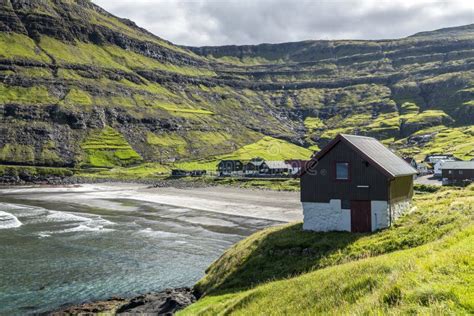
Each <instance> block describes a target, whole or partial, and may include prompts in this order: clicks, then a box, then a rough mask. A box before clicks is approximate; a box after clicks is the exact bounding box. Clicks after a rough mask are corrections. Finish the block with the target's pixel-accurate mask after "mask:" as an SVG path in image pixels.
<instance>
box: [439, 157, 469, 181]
mask: <svg viewBox="0 0 474 316" xmlns="http://www.w3.org/2000/svg"><path fill="white" fill-rule="evenodd" d="M441 173H442V179H443V185H458V186H466V185H468V184H469V183H472V182H474V161H447V162H445V163H444V164H443V166H442V170H441Z"/></svg>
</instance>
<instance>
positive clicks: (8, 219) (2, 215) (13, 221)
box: [0, 211, 23, 229]
mask: <svg viewBox="0 0 474 316" xmlns="http://www.w3.org/2000/svg"><path fill="white" fill-rule="evenodd" d="M21 225H23V224H22V223H21V222H20V221H19V220H18V218H16V216H15V215H13V214H10V213H7V212H4V211H0V229H9V228H17V227H20V226H21Z"/></svg>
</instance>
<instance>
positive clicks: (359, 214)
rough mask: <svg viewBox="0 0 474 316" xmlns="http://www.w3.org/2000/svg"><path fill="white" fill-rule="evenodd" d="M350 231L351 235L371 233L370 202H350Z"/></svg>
mask: <svg viewBox="0 0 474 316" xmlns="http://www.w3.org/2000/svg"><path fill="white" fill-rule="evenodd" d="M351 231H352V232H353V233H366V232H370V231H372V220H371V212H370V201H351Z"/></svg>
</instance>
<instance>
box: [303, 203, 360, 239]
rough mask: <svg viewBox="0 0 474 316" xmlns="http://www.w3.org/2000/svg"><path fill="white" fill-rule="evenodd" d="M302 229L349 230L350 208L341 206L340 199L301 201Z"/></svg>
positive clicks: (323, 230) (322, 230)
mask: <svg viewBox="0 0 474 316" xmlns="http://www.w3.org/2000/svg"><path fill="white" fill-rule="evenodd" d="M303 216H304V222H303V229H305V230H314V231H321V232H327V231H351V210H348V209H342V208H341V200H330V201H329V203H314V202H303Z"/></svg>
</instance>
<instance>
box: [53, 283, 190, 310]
mask: <svg viewBox="0 0 474 316" xmlns="http://www.w3.org/2000/svg"><path fill="white" fill-rule="evenodd" d="M195 301H196V296H195V295H194V294H193V291H192V290H191V289H190V288H177V289H167V290H164V291H162V292H158V293H148V294H144V295H140V296H137V297H134V298H132V299H125V298H119V297H114V298H111V299H109V300H106V301H99V302H92V303H85V304H81V305H75V306H70V307H66V308H63V309H60V310H58V311H55V312H51V313H46V314H47V315H52V316H59V315H71V314H73V315H77V314H81V315H83V314H98V313H107V314H116V315H122V314H123V315H130V314H133V315H136V314H139V315H150V316H151V315H173V314H174V313H175V312H177V311H178V310H180V309H183V308H185V307H186V306H188V305H190V304H192V303H194V302H195Z"/></svg>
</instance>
